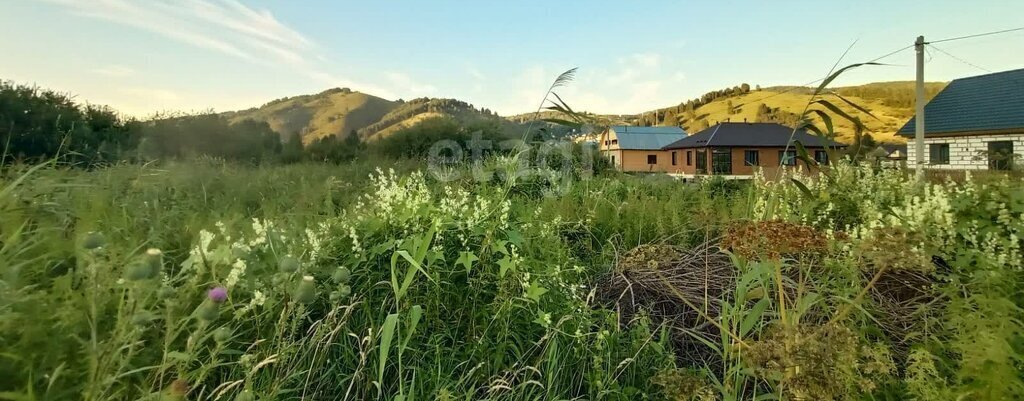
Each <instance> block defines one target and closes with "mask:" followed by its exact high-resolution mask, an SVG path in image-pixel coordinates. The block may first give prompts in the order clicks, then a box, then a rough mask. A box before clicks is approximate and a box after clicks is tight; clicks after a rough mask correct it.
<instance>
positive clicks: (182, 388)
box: [167, 379, 189, 400]
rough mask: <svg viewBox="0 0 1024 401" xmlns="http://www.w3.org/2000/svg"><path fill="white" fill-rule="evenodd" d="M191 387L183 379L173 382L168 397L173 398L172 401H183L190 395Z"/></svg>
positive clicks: (168, 390) (168, 389)
mask: <svg viewBox="0 0 1024 401" xmlns="http://www.w3.org/2000/svg"><path fill="white" fill-rule="evenodd" d="M188 391H189V386H188V382H187V381H185V380H182V379H176V380H174V381H173V382H171V385H170V386H169V387H168V388H167V396H168V397H171V398H170V399H172V400H183V399H185V395H187V394H188Z"/></svg>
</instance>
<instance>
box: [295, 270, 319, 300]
mask: <svg viewBox="0 0 1024 401" xmlns="http://www.w3.org/2000/svg"><path fill="white" fill-rule="evenodd" d="M314 299H316V283H314V282H313V276H303V277H302V281H300V282H299V285H298V287H296V288H295V301H297V302H299V303H303V304H308V303H310V302H313V300H314Z"/></svg>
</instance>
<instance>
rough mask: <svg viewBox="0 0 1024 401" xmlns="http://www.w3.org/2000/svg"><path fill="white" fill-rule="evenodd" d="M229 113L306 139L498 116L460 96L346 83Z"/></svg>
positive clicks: (370, 135) (370, 136) (368, 135)
mask: <svg viewBox="0 0 1024 401" xmlns="http://www.w3.org/2000/svg"><path fill="white" fill-rule="evenodd" d="M225 114H226V115H227V116H228V118H229V119H230V120H231V121H232V122H238V121H243V120H247V119H252V120H257V121H265V122H267V123H268V124H270V127H271V128H272V129H273V130H274V131H277V132H278V133H279V134H281V135H282V136H283V137H287V136H290V135H293V134H295V133H298V134H300V135H301V136H302V141H303V142H305V143H311V142H313V141H315V140H317V139H320V138H324V137H329V136H332V135H335V136H337V135H342V136H343V135H347V134H348V133H350V132H353V131H355V132H356V133H357V134H358V135H359V137H360V138H361V139H363V140H376V139H379V138H381V137H384V136H387V135H390V134H392V133H394V132H395V131H398V130H400V129H403V128H408V127H411V126H413V125H416V124H417V123H419V122H420V121H423V120H426V119H428V118H431V117H445V116H448V117H453V118H455V119H456V120H459V121H463V122H471V121H477V120H484V119H493V120H497V119H498V117H497V115H496V114H494V113H492V112H491V111H490V110H487V109H484V108H481V109H477V108H475V107H474V106H473V105H472V104H469V103H466V102H463V101H460V100H456V99H433V98H418V99H413V100H410V101H403V100H398V101H390V100H386V99H382V98H379V97H376V96H373V95H369V94H365V93H361V92H355V91H352V90H350V89H348V88H335V89H330V90H326V91H324V92H321V93H318V94H315V95H302V96H295V97H289V98H283V99H278V100H274V101H272V102H269V103H267V104H265V105H263V106H260V107H258V108H251V109H248V110H243V111H237V112H230V113H225Z"/></svg>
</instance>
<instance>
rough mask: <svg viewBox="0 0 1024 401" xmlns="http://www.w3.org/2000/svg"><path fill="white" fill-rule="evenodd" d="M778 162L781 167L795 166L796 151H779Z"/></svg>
mask: <svg viewBox="0 0 1024 401" xmlns="http://www.w3.org/2000/svg"><path fill="white" fill-rule="evenodd" d="M779 161H780V162H782V165H783V166H795V165H796V151H795V150H788V151H785V152H783V151H781V150H780V151H779Z"/></svg>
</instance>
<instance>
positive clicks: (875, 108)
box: [684, 90, 911, 142]
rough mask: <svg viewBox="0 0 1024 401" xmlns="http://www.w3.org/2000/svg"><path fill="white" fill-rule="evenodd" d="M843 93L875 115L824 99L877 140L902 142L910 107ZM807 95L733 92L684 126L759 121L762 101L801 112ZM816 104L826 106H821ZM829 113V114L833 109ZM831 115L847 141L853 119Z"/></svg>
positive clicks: (691, 129)
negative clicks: (730, 107)
mask: <svg viewBox="0 0 1024 401" xmlns="http://www.w3.org/2000/svg"><path fill="white" fill-rule="evenodd" d="M844 97H846V98H847V99H848V100H850V101H852V102H854V103H856V104H858V105H860V106H862V107H864V108H866V109H868V110H870V111H871V113H872V114H873V115H874V117H872V116H869V115H867V114H864V113H863V112H860V111H858V110H857V109H855V108H853V107H852V106H849V105H847V104H846V103H844V102H843V101H842V100H840V99H838V98H836V97H834V96H826V97H825V99H826V100H828V101H830V102H831V103H832V104H835V105H836V106H839V107H840V108H841V109H842V110H843V111H845V112H847V113H849V114H850V115H852V116H856V117H858V118H860V119H861V121H862V122H863V123H864V125H865V126H867V128H868V132H869V133H870V134H871V136H873V137H874V138H875V139H876V140H878V141H881V142H905V140H903V139H902V138H899V137H896V136H895V133H896V131H897V130H899V129H900V127H902V126H903V124H904V123H905V122H906V121H907V119H908V118H909V117H910V115H911V111H910V110H908V109H906V108H896V107H890V106H886V105H885V104H884V101H883V100H881V99H864V98H860V97H851V96H844ZM810 98H811V96H810V95H805V94H800V93H782V92H776V91H769V90H763V91H756V92H750V93H747V94H744V95H740V96H733V97H730V98H728V99H718V100H715V101H713V102H711V103H708V104H706V105H704V106H701V107H700V108H699V109H697V111H696V113H695V114H696V116H697V117H698V119H697V120H695V121H686V122H685V123H684V126H685V127H686V129H687V132H697V131H699V130H700V129H702V128H703V127H704V126H703V123H704V121H707V123H708V124H709V125H714V124H715V123H716V122H719V121H732V122H739V121H750V122H755V121H758V109H759V107H760V105H761V104H764V105H766V106H767V107H770V108H778V109H779V110H781V111H784V112H788V113H793V114H800V113H802V112H803V110H804V108H805V107H806V105H807V102H808V101H809V100H810ZM730 102H731V104H732V105H733V106H734V109H733V112H732V113H729V111H728V105H729V104H730ZM815 107H816V108H819V109H822V110H825V108H824V107H822V106H815ZM826 111H827V110H826ZM829 114H830V115H831V114H832V113H829ZM832 117H833V118H832V122H833V124H834V126H835V130H836V133H837V134H839V139H840V140H843V141H846V142H849V141H850V139H851V138H852V137H853V132H854V129H853V127H854V126H853V123H851V122H849V121H847V120H846V119H843V118H841V117H839V116H836V115H833V116H832ZM875 117H877V118H875ZM818 125H819V127H821V128H822V129H824V126H822V125H821V124H818Z"/></svg>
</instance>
